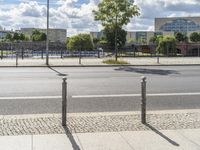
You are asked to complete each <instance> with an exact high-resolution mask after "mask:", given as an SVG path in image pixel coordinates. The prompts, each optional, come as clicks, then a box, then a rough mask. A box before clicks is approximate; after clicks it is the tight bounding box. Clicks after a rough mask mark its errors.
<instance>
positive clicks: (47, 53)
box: [46, 0, 49, 65]
mask: <svg viewBox="0 0 200 150" xmlns="http://www.w3.org/2000/svg"><path fill="white" fill-rule="evenodd" d="M46 35H47V36H46V65H49V0H47V32H46Z"/></svg>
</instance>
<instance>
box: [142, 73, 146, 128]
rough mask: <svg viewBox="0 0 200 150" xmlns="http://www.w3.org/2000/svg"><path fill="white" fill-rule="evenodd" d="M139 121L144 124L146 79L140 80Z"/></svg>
mask: <svg viewBox="0 0 200 150" xmlns="http://www.w3.org/2000/svg"><path fill="white" fill-rule="evenodd" d="M141 96H142V97H141V121H142V123H143V124H145V123H146V77H144V76H143V77H142V80H141Z"/></svg>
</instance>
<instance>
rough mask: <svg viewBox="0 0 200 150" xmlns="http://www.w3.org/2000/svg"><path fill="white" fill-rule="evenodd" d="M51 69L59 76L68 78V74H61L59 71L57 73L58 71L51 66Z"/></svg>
mask: <svg viewBox="0 0 200 150" xmlns="http://www.w3.org/2000/svg"><path fill="white" fill-rule="evenodd" d="M48 68H49V69H51V70H52V71H54V72H56V73H57V75H58V76H67V74H64V73H61V72H59V71H57V70H56V69H54V68H52V67H51V66H48Z"/></svg>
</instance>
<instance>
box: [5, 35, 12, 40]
mask: <svg viewBox="0 0 200 150" xmlns="http://www.w3.org/2000/svg"><path fill="white" fill-rule="evenodd" d="M6 40H8V41H12V34H11V33H7V34H6Z"/></svg>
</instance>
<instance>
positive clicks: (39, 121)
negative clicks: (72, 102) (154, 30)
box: [0, 112, 200, 136]
mask: <svg viewBox="0 0 200 150" xmlns="http://www.w3.org/2000/svg"><path fill="white" fill-rule="evenodd" d="M67 119H68V122H67V123H68V128H67V129H64V128H63V127H62V125H61V118H60V116H59V115H51V116H37V117H35V116H34V115H32V116H28V117H12V116H11V117H6V116H5V117H1V118H0V136H8V135H9V136H11V135H30V134H31V135H32V134H62V133H66V132H70V133H87V132H117V131H139V130H152V129H157V130H174V129H195V128H200V112H189V113H168V114H148V115H147V122H148V125H143V124H141V123H140V114H122V115H121V114H120V113H119V114H112V115H101V114H100V113H99V114H97V115H69V116H68V118H67Z"/></svg>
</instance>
